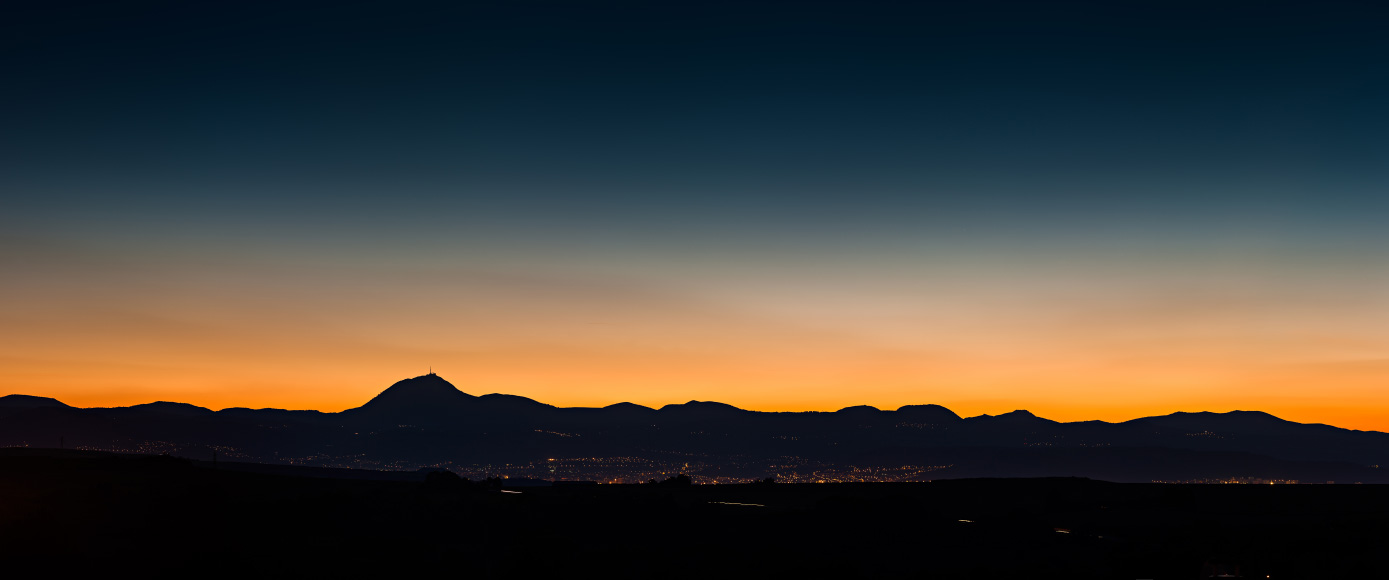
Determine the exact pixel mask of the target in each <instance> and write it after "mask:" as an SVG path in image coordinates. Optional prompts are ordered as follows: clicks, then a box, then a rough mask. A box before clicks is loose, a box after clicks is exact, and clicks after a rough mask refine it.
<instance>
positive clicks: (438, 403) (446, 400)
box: [358, 373, 477, 411]
mask: <svg viewBox="0 0 1389 580" xmlns="http://www.w3.org/2000/svg"><path fill="white" fill-rule="evenodd" d="M476 398H477V397H474V396H472V395H469V394H467V393H465V392H463V391H460V390H458V387H455V386H453V384H452V383H450V382H448V381H446V380H444V378H443V377H441V376H439V375H436V374H434V373H429V374H427V375H421V376H418V377H414V378H411V379H405V380H403V381H400V382H397V383H396V384H394V385H391V386H390V387H387V388H386V390H384V391H381V394H379V395H376V396H375V397H372V399H371V400H370V401H367V403H366V404H365V405H362V406H361V407H358V408H359V409H362V410H373V411H375V410H380V411H417V410H430V409H436V410H442V409H447V408H450V407H456V406H458V405H460V404H466V403H467V402H468V401H470V400H473V399H476Z"/></svg>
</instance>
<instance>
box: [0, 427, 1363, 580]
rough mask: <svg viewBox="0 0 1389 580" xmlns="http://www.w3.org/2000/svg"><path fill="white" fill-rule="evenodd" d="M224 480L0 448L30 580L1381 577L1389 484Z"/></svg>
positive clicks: (292, 476) (22, 565) (0, 524)
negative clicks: (35, 579)
mask: <svg viewBox="0 0 1389 580" xmlns="http://www.w3.org/2000/svg"><path fill="white" fill-rule="evenodd" d="M226 467H227V466H225V465H218V466H216V467H215V468H214V466H213V465H212V464H211V463H210V462H207V463H203V462H195V461H191V460H187V459H179V458H175V457H171V456H135V455H118V454H108V453H95V452H81V451H58V450H38V449H9V450H0V497H3V498H4V500H3V501H0V546H4V548H3V550H4V553H5V554H6V556H7V557H6V567H7V569H8V570H10V571H12V572H15V573H17V574H20V575H19V576H17V577H23V576H24V572H25V571H26V570H33V571H42V572H44V573H45V575H47V576H59V577H76V576H88V577H102V576H107V575H111V574H113V573H116V572H120V573H121V574H122V575H135V576H138V577H156V578H158V577H175V576H180V577H188V576H196V577H285V576H300V577H327V576H332V575H344V576H352V577H361V576H367V575H377V574H380V575H389V576H390V577H401V576H405V575H455V574H457V575H463V576H465V577H474V578H501V577H535V576H541V575H544V576H558V577H565V578H574V577H603V578H709V577H738V578H744V577H757V578H791V577H871V578H890V577H929V578H1035V577H1057V578H1154V579H1163V578H1200V577H1206V576H1207V575H1209V574H1215V573H1220V572H1222V571H1223V572H1227V573H1232V572H1238V573H1239V574H1240V575H1242V576H1243V577H1249V578H1264V577H1270V578H1306V579H1316V578H1384V577H1389V562H1386V561H1385V558H1384V554H1389V488H1386V487H1384V486H1379V485H1334V486H1332V485H1297V486H1293V485H1286V486H1285V485H1262V486H1260V485H1167V484H1118V483H1108V482H1101V481H1094V480H1088V479H1080V478H1040V479H960V480H949V481H937V482H931V483H896V484H894V483H888V484H883V483H877V484H823V485H809V484H805V485H800V484H781V483H754V484H741V485H688V484H684V485H682V484H681V480H680V479H679V478H676V479H673V480H671V481H670V482H667V483H661V484H644V485H643V484H638V485H567V486H554V487H511V486H505V487H504V486H500V485H498V483H499V482H498V481H496V480H493V481H490V482H468V481H465V480H463V479H460V478H458V477H456V476H453V475H448V474H443V473H437V474H435V475H422V474H412V475H413V481H407V480H399V481H390V480H383V479H361V478H357V479H351V478H343V477H323V475H324V474H325V472H324V471H322V470H319V471H312V470H305V471H299V472H295V471H294V470H295V469H297V468H284V469H286V472H285V473H278V474H275V473H255V472H250V471H241V470H229V469H227V468H226ZM326 473H329V474H331V473H339V474H341V472H333V471H330V472H326ZM304 475H310V476H308V477H306V476H304ZM964 520H968V521H964Z"/></svg>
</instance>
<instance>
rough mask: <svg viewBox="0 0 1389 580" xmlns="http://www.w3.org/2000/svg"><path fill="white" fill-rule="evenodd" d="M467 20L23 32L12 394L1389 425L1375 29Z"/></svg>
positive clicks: (259, 17) (151, 18)
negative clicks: (692, 403)
mask: <svg viewBox="0 0 1389 580" xmlns="http://www.w3.org/2000/svg"><path fill="white" fill-rule="evenodd" d="M291 4H292V6H291ZM449 4H465V3H442V4H414V5H411V4H408V3H404V4H402V3H391V4H389V5H387V4H385V3H353V2H323V3H286V2H273V3H255V2H240V1H239V2H224V3H218V2H120V3H113V2H96V3H72V2H48V1H44V2H13V3H6V4H5V7H4V8H0V73H3V78H4V79H6V80H5V82H4V90H3V91H0V122H3V125H0V195H3V204H0V272H3V274H2V275H0V394H4V393H25V394H32V395H43V396H53V397H57V398H59V399H60V400H63V401H64V402H67V403H69V404H74V405H80V406H108V405H128V404H135V403H143V402H149V401H153V400H177V401H184V402H190V403H194V404H199V405H203V406H208V407H212V408H222V407H232V406H247V407H287V408H314V409H322V410H329V411H336V410H341V409H344V408H349V407H355V406H358V405H360V404H361V403H363V402H365V401H366V400H367V399H369V398H370V397H371V396H372V395H374V394H375V393H377V392H379V391H380V390H382V389H384V388H385V387H386V386H388V385H390V384H391V383H393V382H394V381H396V380H399V379H401V378H406V377H410V376H415V375H419V374H424V373H425V372H426V371H427V370H428V369H429V368H430V367H431V366H432V367H433V369H434V370H435V371H437V372H439V373H440V374H441V375H443V376H444V377H445V378H447V379H449V380H450V381H451V382H453V383H454V384H456V385H457V386H459V387H460V388H461V389H463V390H464V391H467V392H470V393H473V394H483V393H490V392H504V393H513V394H519V395H524V396H528V397H531V398H534V399H537V400H540V401H543V402H547V403H551V404H556V405H562V406H577V405H584V406H591V405H605V404H610V403H615V402H618V401H632V402H636V403H641V404H646V405H652V406H660V405H663V404H666V403H673V402H683V401H687V400H691V399H698V400H718V401H723V402H727V403H731V404H735V405H738V406H740V407H743V408H749V409H758V410H833V409H837V408H840V407H844V406H848V405H856V404H869V405H875V406H878V407H881V408H896V407H897V406H900V405H904V404H919V403H938V404H942V405H945V406H947V407H950V408H952V409H954V410H956V411H957V412H959V413H961V414H963V415H974V414H980V413H1001V412H1006V411H1010V410H1013V409H1018V408H1025V409H1029V410H1031V411H1033V412H1034V413H1037V414H1039V415H1041V416H1044V417H1048V418H1052V419H1057V420H1082V419H1105V420H1125V419H1130V418H1135V417H1140V416H1145V415H1155V414H1165V413H1169V412H1173V411H1179V410H1185V411H1197V410H1211V411H1227V410H1232V409H1257V410H1263V411H1268V412H1271V413H1274V414H1276V415H1279V416H1281V417H1284V418H1287V419H1292V420H1298V421H1303V422H1324V423H1330V424H1335V425H1339V426H1345V427H1353V428H1360V429H1375V430H1385V431H1389V388H1386V387H1389V252H1386V251H1385V249H1386V248H1389V227H1386V225H1385V224H1386V223H1389V104H1386V103H1389V72H1386V71H1389V35H1385V34H1384V31H1385V30H1389V18H1386V15H1385V12H1384V11H1383V10H1382V7H1378V6H1376V5H1375V3H1372V2H1332V1H1318V2H1276V1H1259V2H1210V1H1203V2H1192V3H1182V2H1170V1H1164V2H1035V1H1019V2H987V1H969V2H922V3H910V4H905V3H903V4H899V3H874V2H863V1H856V2H842V3H841V2H806V1H796V2H753V1H739V2H729V3H722V2H707V1H701V2H685V3H671V2H630V3H606V2H604V3H577V2H519V1H509V2H496V3H466V5H462V6H450V5H449Z"/></svg>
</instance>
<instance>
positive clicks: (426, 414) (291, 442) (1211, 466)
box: [0, 373, 1389, 481]
mask: <svg viewBox="0 0 1389 580" xmlns="http://www.w3.org/2000/svg"><path fill="white" fill-rule="evenodd" d="M0 418H3V419H4V420H3V421H2V422H0V445H6V446H24V445H28V446H56V445H57V442H58V441H59V440H60V438H62V439H64V440H65V441H67V444H68V445H69V446H84V447H87V448H95V449H115V450H136V451H145V452H159V451H161V450H162V451H167V452H171V453H182V454H186V455H190V456H199V455H208V454H210V453H211V452H212V450H213V449H218V450H222V451H221V452H222V453H223V457H224V458H232V457H235V458H238V460H244V461H260V462H269V463H278V462H293V463H299V464H306V465H325V466H359V467H361V466H373V465H374V466H377V467H410V468H412V469H413V468H417V467H425V466H431V465H434V466H437V465H440V464H445V463H447V464H460V463H470V464H477V465H483V464H499V463H500V464H518V463H524V462H534V461H541V460H543V458H554V457H589V458H601V457H626V458H637V459H640V460H651V461H656V459H652V458H657V457H667V458H668V457H686V458H689V457H694V458H699V462H700V464H701V465H704V466H706V468H708V469H711V470H724V472H727V473H733V472H737V473H747V474H748V476H749V477H752V476H756V475H758V474H761V473H764V472H766V469H763V468H762V467H759V465H760V466H764V467H765V466H767V465H785V464H788V463H793V462H799V464H804V465H812V464H814V465H822V466H830V467H826V468H825V469H830V468H834V467H835V466H864V465H875V464H897V465H904V464H911V465H916V464H920V465H934V466H948V469H947V468H945V467H942V468H941V469H942V472H941V474H940V475H942V476H965V475H973V474H988V475H995V476H998V475H1005V476H1006V475H1009V474H1016V475H1029V476H1036V475H1102V476H1103V477H1104V478H1107V479H1112V480H1133V481H1148V480H1152V479H1171V478H1182V479H1193V478H1201V477H1210V478H1219V477H1233V476H1241V477H1265V478H1283V479H1302V480H1307V479H1325V480H1347V479H1348V480H1351V481H1381V480H1384V479H1385V478H1384V476H1383V475H1381V474H1382V473H1383V472H1382V471H1380V470H1379V469H1378V467H1371V466H1377V465H1381V464H1385V463H1389V434H1385V433H1380V432H1373V431H1354V430H1348V429H1340V428H1336V427H1331V426H1328V425H1320V424H1301V423H1296V422H1292V421H1285V420H1282V419H1279V418H1277V417H1274V416H1272V415H1269V414H1267V413H1261V412H1254V411H1232V412H1228V413H1210V412H1202V413H1185V412H1183V413H1173V414H1170V415H1164V416H1157V417H1144V418H1139V419H1133V420H1130V421H1124V422H1120V423H1107V422H1103V421H1079V422H1071V423H1062V422H1057V421H1052V420H1049V419H1045V418H1041V417H1037V416H1036V415H1033V414H1032V413H1030V412H1028V411H1025V410H1016V411H1012V412H1009V413H1003V414H1000V415H981V416H978V417H968V418H963V417H960V416H959V415H957V414H956V413H954V412H952V411H951V410H949V409H947V408H945V407H942V406H939V405H908V406H904V407H901V408H899V409H896V410H880V409H877V408H874V407H869V406H853V407H846V408H844V409H840V410H838V411H835V412H800V413H787V412H779V413H772V412H759V411H748V410H744V409H739V408H737V407H734V406H732V405H727V404H724V403H718V402H709V401H689V402H687V403H680V404H670V405H665V406H663V407H661V408H660V409H651V408H649V407H644V406H641V405H635V404H632V403H618V404H614V405H609V406H606V407H601V408H559V407H554V406H551V405H547V404H544V403H541V402H538V401H534V400H532V399H528V398H525V397H520V396H515V395H503V394H488V395H482V396H475V395H471V394H468V393H465V392H463V391H462V390H459V389H458V388H457V387H455V386H454V385H452V384H451V383H449V382H448V381H447V380H445V379H444V378H443V377H440V376H438V375H436V374H432V373H431V374H428V375H424V376H419V377H414V378H409V379H405V380H402V381H399V382H397V383H395V384H393V385H391V386H390V387H389V388H387V389H385V390H384V391H382V392H381V393H380V394H378V395H377V396H375V397H373V398H372V399H371V400H369V401H367V402H366V403H365V404H363V405H362V406H360V407H356V408H353V409H348V410H345V411H342V412H339V413H325V412H318V411H289V410H282V409H247V408H230V409H223V410H220V411H213V410H210V409H205V408H202V407H197V406H194V405H188V404H184V403H171V402H156V403H149V404H143V405H134V406H131V407H115V408H90V409H82V408H75V407H70V406H68V405H65V404H63V403H62V402H60V401H57V400H55V399H51V398H46V397H35V396H27V395H9V396H6V397H0ZM682 461H683V462H684V464H688V459H687V460H682ZM1183 465H1185V466H1187V467H1179V466H1183ZM734 466H740V467H734ZM1191 466H1199V468H1197V469H1194V470H1193V469H1191V468H1189V467H1191ZM807 469H808V468H807ZM729 470H732V471H729ZM740 470H741V471H740Z"/></svg>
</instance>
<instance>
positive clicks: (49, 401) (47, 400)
mask: <svg viewBox="0 0 1389 580" xmlns="http://www.w3.org/2000/svg"><path fill="white" fill-rule="evenodd" d="M67 406H68V405H67V404H66V403H63V402H62V401H59V400H58V399H54V398H51V397H35V396H33V395H5V396H3V397H0V407H67Z"/></svg>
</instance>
